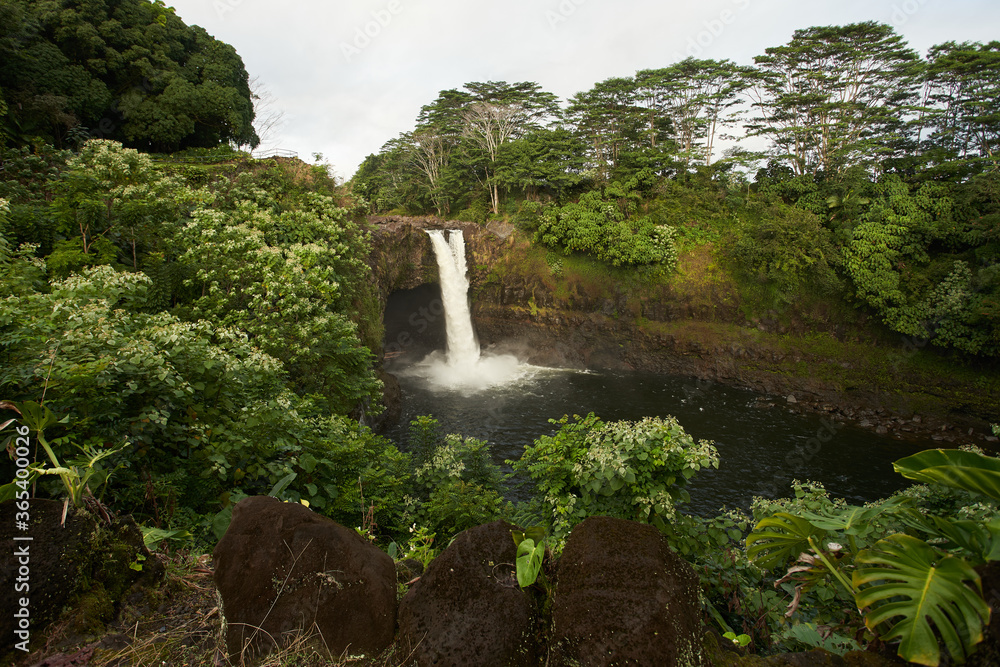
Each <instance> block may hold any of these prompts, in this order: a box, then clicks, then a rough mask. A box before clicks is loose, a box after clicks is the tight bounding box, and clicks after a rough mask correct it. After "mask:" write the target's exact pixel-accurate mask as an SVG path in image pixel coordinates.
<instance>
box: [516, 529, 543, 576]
mask: <svg viewBox="0 0 1000 667" xmlns="http://www.w3.org/2000/svg"><path fill="white" fill-rule="evenodd" d="M544 557H545V542H539V543H537V544H536V543H535V541H534V540H533V539H531V538H530V537H526V538H524V539H523V540H521V543H520V544H518V545H517V565H516V567H517V584H518V585H519V586H520V587H521V588H525V587H526V586H530V585H532V584H533V583H535V580H537V579H538V573H539V572H540V571H541V569H542V560H543V559H544Z"/></svg>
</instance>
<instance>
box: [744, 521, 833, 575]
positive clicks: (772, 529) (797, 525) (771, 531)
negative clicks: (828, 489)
mask: <svg viewBox="0 0 1000 667" xmlns="http://www.w3.org/2000/svg"><path fill="white" fill-rule="evenodd" d="M825 535H826V531H824V530H822V529H820V528H817V527H816V526H814V525H812V524H811V523H809V522H808V521H806V520H805V519H803V518H801V517H797V516H795V515H794V514H788V513H787V512H778V513H777V514H775V515H774V516H769V517H767V518H766V519H761V521H760V522H759V523H758V524H757V525H756V526H754V529H753V532H751V533H750V534H749V535H747V556H748V557H749V558H750V560H752V561H754V562H755V563H757V565H759V566H760V567H763V568H765V569H770V568H772V567H776V566H778V565H784V564H785V563H787V562H789V561H792V560H795V559H796V558H798V557H799V554H801V553H804V552H807V551H809V548H810V544H809V538H810V537H812V538H814V539H816V540H821V539H822V538H823V537H824V536H825Z"/></svg>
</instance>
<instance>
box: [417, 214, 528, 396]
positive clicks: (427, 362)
mask: <svg viewBox="0 0 1000 667" xmlns="http://www.w3.org/2000/svg"><path fill="white" fill-rule="evenodd" d="M426 231H427V234H428V235H429V236H430V238H431V244H432V246H433V248H434V256H435V257H436V258H437V262H438V272H439V274H440V277H441V300H442V302H443V303H444V317H445V334H446V336H447V339H448V343H447V345H448V349H447V354H445V355H442V354H441V353H440V352H433V353H431V354H430V355H428V357H427V358H426V359H424V360H423V361H421V362H420V363H419V364H417V365H416V366H414V367H413V368H412V369H411V371H410V372H409V373H408V374H416V375H420V376H423V377H425V378H427V380H428V382H429V383H430V384H431V385H432V386H433V387H437V388H441V389H448V390H458V391H462V392H464V393H471V392H476V391H480V390H482V389H486V388H487V387H495V386H497V385H501V384H506V383H508V382H512V381H514V380H518V379H521V378H524V377H525V376H526V375H530V374H532V373H533V372H534V371H535V370H537V369H536V368H535V367H534V366H529V365H527V364H522V363H521V361H520V360H519V359H518V358H517V357H515V356H513V355H510V354H501V355H490V354H484V355H480V353H479V343H478V342H477V341H476V332H475V330H474V329H473V328H472V316H471V314H470V312H469V279H468V277H467V275H466V274H467V271H466V264H465V239H464V237H463V236H462V230H460V229H451V230H448V237H447V239H446V238H445V235H444V232H443V231H442V230H439V229H428V230H426Z"/></svg>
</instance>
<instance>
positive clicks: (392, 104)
mask: <svg viewBox="0 0 1000 667" xmlns="http://www.w3.org/2000/svg"><path fill="white" fill-rule="evenodd" d="M172 4H173V6H174V8H175V10H176V12H177V14H178V15H179V16H180V17H181V18H182V19H183V20H184V21H185V22H187V23H188V24H196V25H200V26H202V27H204V28H205V29H206V30H207V31H208V32H209V33H210V34H212V35H214V36H215V37H217V38H218V39H220V40H222V41H224V42H227V43H229V44H232V45H233V46H234V47H235V48H236V50H237V51H238V52H239V54H240V55H241V56H242V57H243V61H244V63H245V64H246V67H247V70H248V71H249V73H250V75H251V76H255V75H256V76H259V77H260V79H261V80H262V81H263V82H264V84H265V85H266V86H267V87H268V88H269V89H270V90H271V91H272V92H273V93H274V96H275V98H276V99H275V106H276V107H278V108H280V109H283V110H284V111H285V118H286V122H285V123H284V125H283V126H282V128H281V130H280V132H279V138H278V139H277V140H276V141H275V143H276V144H277V145H279V146H280V147H282V148H287V149H291V150H295V151H297V152H298V153H299V155H300V156H301V157H303V159H307V160H308V159H311V157H310V156H311V155H312V154H313V153H315V152H320V153H323V154H324V155H325V156H326V158H327V159H328V160H329V161H330V162H331V163H332V164H333V165H334V168H335V170H336V172H337V173H338V175H340V176H341V177H345V178H346V177H349V176H350V175H351V174H353V173H354V170H355V169H356V168H357V166H358V165H359V164H360V163H361V161H362V160H363V159H364V157H365V156H366V155H368V154H369V153H375V152H377V151H378V149H379V147H381V145H382V144H383V143H384V142H386V141H388V140H389V139H391V138H393V137H395V136H396V135H398V134H399V133H400V132H404V131H407V130H410V129H412V127H413V124H414V121H415V119H416V116H417V113H418V112H419V110H420V107H421V106H422V105H424V104H427V103H429V102H431V101H433V100H434V99H435V97H436V96H437V93H438V91H441V90H445V89H449V88H461V87H462V85H463V84H464V83H466V82H469V81H488V80H494V81H511V82H513V81H535V82H537V83H539V84H540V85H541V87H542V88H543V89H544V90H548V91H551V92H553V93H555V94H556V95H558V96H560V97H561V98H563V99H565V98H567V97H569V96H570V95H573V94H574V93H576V92H579V91H582V90H587V89H589V88H590V87H591V86H593V84H594V83H596V82H598V81H602V80H604V79H606V78H609V77H612V76H630V75H632V74H634V73H635V71H636V70H639V69H646V68H654V67H663V66H666V65H669V64H670V63H672V62H674V61H675V60H676V57H677V56H680V57H682V58H683V57H686V56H687V55H689V54H693V55H697V56H698V57H705V58H717V59H721V58H730V59H732V60H735V61H736V62H740V63H744V64H749V63H750V62H752V59H753V56H755V55H759V54H761V53H763V52H764V49H766V48H767V47H770V46H779V45H781V44H784V43H785V42H787V41H788V40H789V39H790V38H791V35H792V32H793V31H794V30H796V29H799V28H807V27H810V26H814V25H845V24H848V23H853V22H858V21H880V22H884V23H889V24H892V25H894V26H895V27H896V30H897V31H898V32H899V33H900V34H902V35H903V36H904V37H905V38H906V39H907V40H908V41H909V42H910V45H911V46H912V47H913V48H915V49H917V50H918V51H920V52H922V53H925V52H926V51H927V49H928V48H929V47H930V46H932V45H934V44H938V43H941V42H944V41H949V40H955V41H966V40H971V41H990V40H991V39H995V38H996V35H997V28H998V27H1000V3H996V2H993V1H986V0H847V1H839V2H826V1H824V0H818V1H817V2H809V3H804V2H801V0H709V1H707V2H700V3H697V4H695V3H690V2H679V1H677V0H674V1H673V2H654V1H652V0H631V1H619V2H611V1H610V0H540V1H532V0H512V1H510V2H507V3H477V2H468V1H461V2H460V1H458V0H362V1H355V2H345V1H343V0H340V1H330V0H285V1H284V2H273V1H270V0H173V2H172ZM366 38H367V42H366ZM345 45H346V46H347V47H349V48H348V49H347V51H348V55H350V57H349V58H348V57H347V56H346V55H345V48H344V46H345ZM351 49H355V50H356V52H355V51H351Z"/></svg>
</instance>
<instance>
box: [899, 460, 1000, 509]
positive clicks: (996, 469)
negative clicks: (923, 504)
mask: <svg viewBox="0 0 1000 667" xmlns="http://www.w3.org/2000/svg"><path fill="white" fill-rule="evenodd" d="M892 467H893V468H895V469H896V472H898V473H899V474H900V475H902V476H903V477H906V478H908V479H913V480H916V481H918V482H924V483H928V484H943V485H945V486H950V487H953V488H956V489H963V490H965V491H971V492H973V493H981V494H983V495H984V496H987V497H989V498H992V499H993V500H996V501H1000V459H997V458H993V457H992V456H983V455H982V454H976V453H974V452H964V451H962V450H960V449H928V450H925V451H922V452H918V453H917V454H914V455H913V456H907V457H906V458H905V459H900V460H898V461H896V462H895V463H893V464H892Z"/></svg>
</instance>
